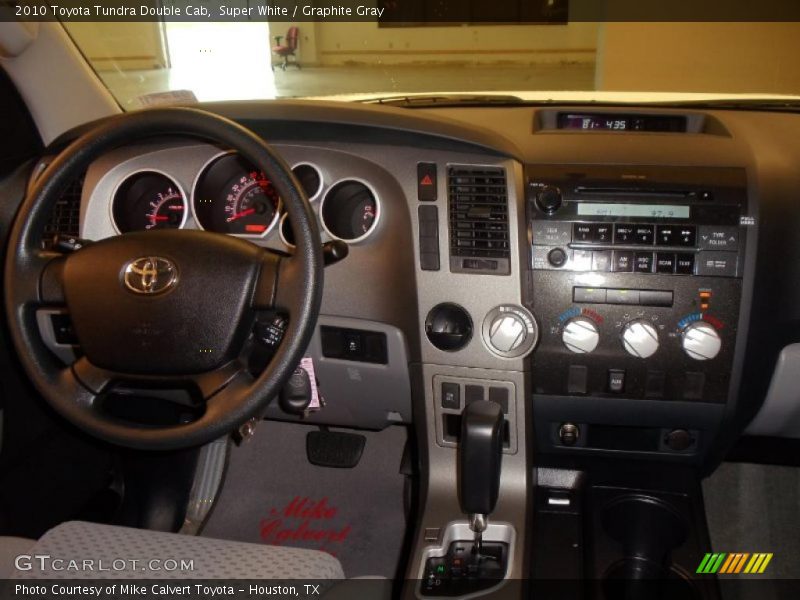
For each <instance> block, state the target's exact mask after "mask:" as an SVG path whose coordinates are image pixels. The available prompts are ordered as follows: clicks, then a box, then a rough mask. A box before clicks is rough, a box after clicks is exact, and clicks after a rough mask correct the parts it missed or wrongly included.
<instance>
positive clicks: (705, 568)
mask: <svg viewBox="0 0 800 600" xmlns="http://www.w3.org/2000/svg"><path fill="white" fill-rule="evenodd" d="M725 556H727V555H726V554H725V553H724V552H720V553H716V552H715V553H714V554H706V555H705V557H704V558H703V561H702V562H701V563H700V566H699V567H697V573H707V574H713V573H716V572H717V571H718V570H719V568H720V566H721V565H722V561H723V560H724V559H725Z"/></svg>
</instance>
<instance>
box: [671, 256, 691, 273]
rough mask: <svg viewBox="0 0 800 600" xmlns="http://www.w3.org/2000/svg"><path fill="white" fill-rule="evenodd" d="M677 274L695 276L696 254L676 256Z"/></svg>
mask: <svg viewBox="0 0 800 600" xmlns="http://www.w3.org/2000/svg"><path fill="white" fill-rule="evenodd" d="M675 272H676V273H677V274H678V275H694V254H688V253H686V254H676V255H675Z"/></svg>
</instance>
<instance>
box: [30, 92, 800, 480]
mask: <svg viewBox="0 0 800 600" xmlns="http://www.w3.org/2000/svg"><path fill="white" fill-rule="evenodd" d="M208 108H210V109H211V110H214V111H217V112H220V113H221V114H223V115H225V116H228V117H230V118H232V119H234V120H237V121H238V122H239V123H241V124H242V125H244V126H246V127H249V128H251V129H252V130H253V131H255V132H256V133H257V134H259V135H262V136H263V137H264V138H265V139H266V140H267V141H269V142H270V143H272V144H273V145H274V147H275V148H276V150H277V151H278V152H279V154H280V155H281V156H282V157H283V158H284V160H285V161H286V162H287V164H288V165H290V166H291V167H292V169H293V172H294V174H295V176H296V178H297V180H298V181H299V182H300V184H301V185H302V187H303V188H304V190H305V192H306V195H307V196H308V197H309V200H310V202H311V204H312V206H313V207H314V211H315V214H316V215H317V217H318V219H319V222H320V227H321V230H322V232H323V241H328V240H342V241H344V242H346V243H348V244H349V245H350V254H349V256H347V258H346V259H344V260H342V261H341V262H339V263H337V264H335V265H333V266H331V267H329V268H328V269H326V273H325V275H326V285H325V295H324V299H323V306H322V315H321V318H320V324H319V327H318V332H317V334H316V335H315V337H314V339H313V341H312V344H311V346H310V347H309V351H308V354H309V358H311V359H312V361H313V362H314V364H315V368H316V374H317V377H318V380H319V385H320V392H321V394H322V396H323V398H324V407H323V408H322V409H321V410H318V411H315V412H312V413H310V414H306V415H303V416H302V417H298V416H293V415H287V414H282V413H281V412H280V409H278V408H276V407H274V406H273V407H271V408H270V411H271V413H270V415H269V416H271V417H273V418H280V419H287V420H299V419H304V420H305V421H306V422H311V423H319V424H330V425H343V426H356V427H366V428H376V429H377V428H381V427H385V426H386V425H387V424H391V423H397V422H406V423H408V422H412V421H414V422H422V423H424V424H425V428H424V431H425V435H426V436H428V440H429V442H430V444H431V446H432V447H435V448H439V449H443V450H446V449H448V448H452V447H454V446H455V445H456V444H457V442H458V431H459V426H460V425H459V424H460V421H459V419H460V413H461V411H462V410H463V408H464V406H465V405H466V404H467V403H468V402H470V401H472V400H474V399H482V398H487V399H493V400H496V401H497V402H499V403H500V404H501V405H502V406H503V409H504V413H505V415H506V425H505V452H506V454H507V455H509V456H510V457H511V456H515V457H517V458H520V460H522V462H524V456H523V454H524V443H527V442H526V440H530V439H533V438H534V437H535V440H536V441H535V446H536V450H537V451H538V453H539V454H540V456H542V457H544V460H553V461H556V462H557V461H559V460H562V459H569V458H570V457H575V456H579V455H586V456H607V457H612V456H619V455H623V456H638V457H643V458H650V459H655V460H665V461H673V462H683V463H692V464H701V463H705V462H707V461H709V460H712V459H713V458H714V457H717V458H719V456H721V453H723V452H724V449H725V448H726V447H727V446H729V445H730V443H731V441H732V440H733V439H734V438H735V437H737V436H738V435H739V434H740V432H741V431H742V430H743V429H744V428H745V426H746V425H747V423H748V422H749V421H750V420H751V419H752V418H753V417H754V416H755V415H756V413H758V412H759V409H761V408H762V406H763V407H764V410H762V411H761V414H759V416H758V418H757V419H756V421H754V423H760V425H759V426H758V427H759V428H760V429H759V431H760V432H761V433H765V432H766V433H771V434H778V435H784V434H787V431H786V423H798V417H797V414H798V407H797V401H796V398H794V396H792V394H791V393H789V392H786V389H788V388H787V386H786V385H784V386H783V387H781V386H778V387H777V388H776V384H775V382H774V381H773V379H774V377H773V372H774V371H775V367H776V365H781V364H785V361H786V360H787V359H785V355H786V353H787V352H789V351H787V348H789V349H791V346H792V345H793V344H796V343H798V342H800V325H798V324H800V314H798V312H800V309H798V308H797V306H800V303H796V302H795V300H797V295H798V290H796V289H795V287H796V286H792V285H791V283H790V282H791V281H794V280H795V278H796V276H797V275H798V273H796V272H795V270H796V269H797V267H796V266H795V265H797V264H800V244H796V243H794V242H793V241H792V238H793V237H795V235H796V234H795V233H794V232H796V231H797V229H794V227H796V226H797V225H798V224H800V207H798V206H797V204H796V201H794V200H793V198H794V195H795V190H796V189H798V187H799V186H800V169H798V165H800V145H798V142H797V140H798V139H800V137H799V136H797V135H796V133H797V131H798V129H800V116H798V115H795V114H791V113H779V112H774V113H770V112H755V111H722V110H716V111H715V110H685V109H680V108H674V109H669V108H648V107H636V108H635V109H630V108H624V109H623V108H616V107H591V108H590V109H589V110H586V109H585V107H581V106H564V107H551V106H547V107H530V106H514V107H449V108H435V109H413V110H412V109H397V108H386V107H374V106H367V105H355V104H341V103H326V102H298V101H277V102H274V103H264V104H259V103H246V104H236V103H226V104H222V105H215V106H213V107H208ZM475 123H491V126H478V125H475ZM71 202H72V205H71V206H72V207H73V210H75V207H76V206H77V211H78V212H77V215H78V217H77V220H76V219H75V218H74V216H73V217H65V216H64V214H66V213H64V212H63V211H68V209H67V208H64V207H63V206H62V208H61V210H62V213H59V214H58V215H56V216H54V219H55V221H54V223H55V224H52V223H51V228H50V230H49V231H53V230H58V227H59V226H58V223H59V222H62V221H63V222H64V223H67V224H68V225H67V227H72V228H73V230H72V231H68V233H72V234H77V235H80V237H83V238H87V239H101V238H103V237H107V236H112V235H118V234H119V233H124V232H127V231H135V230H148V229H158V228H165V227H170V228H183V229H197V228H199V229H206V230H209V231H215V232H219V233H224V234H228V235H235V236H240V237H245V238H247V239H249V240H250V241H252V243H255V244H259V245H262V246H265V247H269V248H274V249H277V250H281V251H284V252H291V249H292V234H291V223H289V222H288V220H287V219H286V217H285V215H284V213H283V210H282V205H281V199H280V198H279V197H278V196H277V194H276V193H275V192H274V190H273V189H272V186H271V183H270V182H269V181H268V179H267V178H266V177H265V176H264V174H263V173H260V172H258V171H257V170H256V169H254V168H253V167H252V165H249V164H247V163H246V161H244V160H243V159H242V158H241V157H239V156H238V155H236V154H233V153H231V152H229V151H228V150H227V149H226V148H220V147H217V146H214V145H211V144H207V143H204V142H199V141H191V140H185V139H163V140H157V141H151V142H148V143H146V144H137V145H131V146H127V147H123V148H120V149H118V150H116V151H114V152H111V153H109V154H107V155H105V156H103V157H102V158H100V159H98V160H97V161H95V163H93V164H92V165H91V167H90V168H89V170H88V171H87V173H86V177H85V179H84V181H83V183H82V186H81V188H80V189H79V190H78V192H77V193H75V194H74V197H73V200H71ZM59 219H60V220H61V221H59ZM76 221H77V223H76ZM76 225H77V230H75V229H74V228H75V227H76ZM65 232H67V231H65ZM40 327H42V328H43V329H44V330H45V338H47V339H49V340H50V343H51V346H52V347H53V348H54V351H56V352H61V353H62V356H65V357H66V355H64V354H63V352H64V351H65V350H69V349H70V344H69V343H63V342H64V340H63V339H62V342H61V343H60V342H58V340H57V339H56V338H57V333H58V327H59V326H58V324H57V323H56V322H55V321H53V320H52V319H49V318H43V319H40ZM376 344H377V346H376ZM368 346H369V347H370V348H371V350H367V347H368ZM376 348H377V350H376ZM70 351H75V349H74V348H72V349H71V350H70ZM782 356H783V357H784V358H781V357H782ZM791 364H792V363H790V366H789V367H784V369H785V371H784V372H786V373H790V372H791ZM775 373H776V374H775V377H778V376H779V375H778V373H777V371H776V372H775ZM771 383H772V385H771ZM788 387H791V386H788ZM414 398H416V400H413V399H414ZM528 423H532V427H533V429H532V430H530V431H527V430H526V428H529V427H530V426H529V425H528ZM781 427H783V429H781ZM794 433H795V434H798V433H800V432H794ZM510 460H514V459H510Z"/></svg>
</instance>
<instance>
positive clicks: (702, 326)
mask: <svg viewBox="0 0 800 600" xmlns="http://www.w3.org/2000/svg"><path fill="white" fill-rule="evenodd" d="M681 346H683V351H684V352H686V354H687V355H688V356H689V358H693V359H695V360H710V359H712V358H714V357H715V356H716V355H717V354H719V351H720V350H721V349H722V339H721V338H720V337H719V333H717V330H716V329H715V328H714V326H713V325H711V324H709V323H706V322H705V321H696V322H694V323H692V324H690V325H688V326H687V327H686V328H685V329H684V330H683V333H682V334H681Z"/></svg>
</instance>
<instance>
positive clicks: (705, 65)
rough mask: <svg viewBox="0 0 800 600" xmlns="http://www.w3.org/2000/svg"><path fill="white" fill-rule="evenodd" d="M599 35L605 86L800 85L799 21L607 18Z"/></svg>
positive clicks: (601, 85)
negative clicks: (624, 20)
mask: <svg viewBox="0 0 800 600" xmlns="http://www.w3.org/2000/svg"><path fill="white" fill-rule="evenodd" d="M598 40H599V41H598V56H597V67H596V71H595V77H596V86H597V89H599V90H613V91H631V90H640V91H684V92H688V91H692V92H764V91H768V92H770V93H787V94H796V93H797V90H798V89H800V68H798V57H800V23H605V24H601V25H600V31H599V37H598ZM653 56H656V57H658V60H657V61H652V60H649V58H648V57H653Z"/></svg>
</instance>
